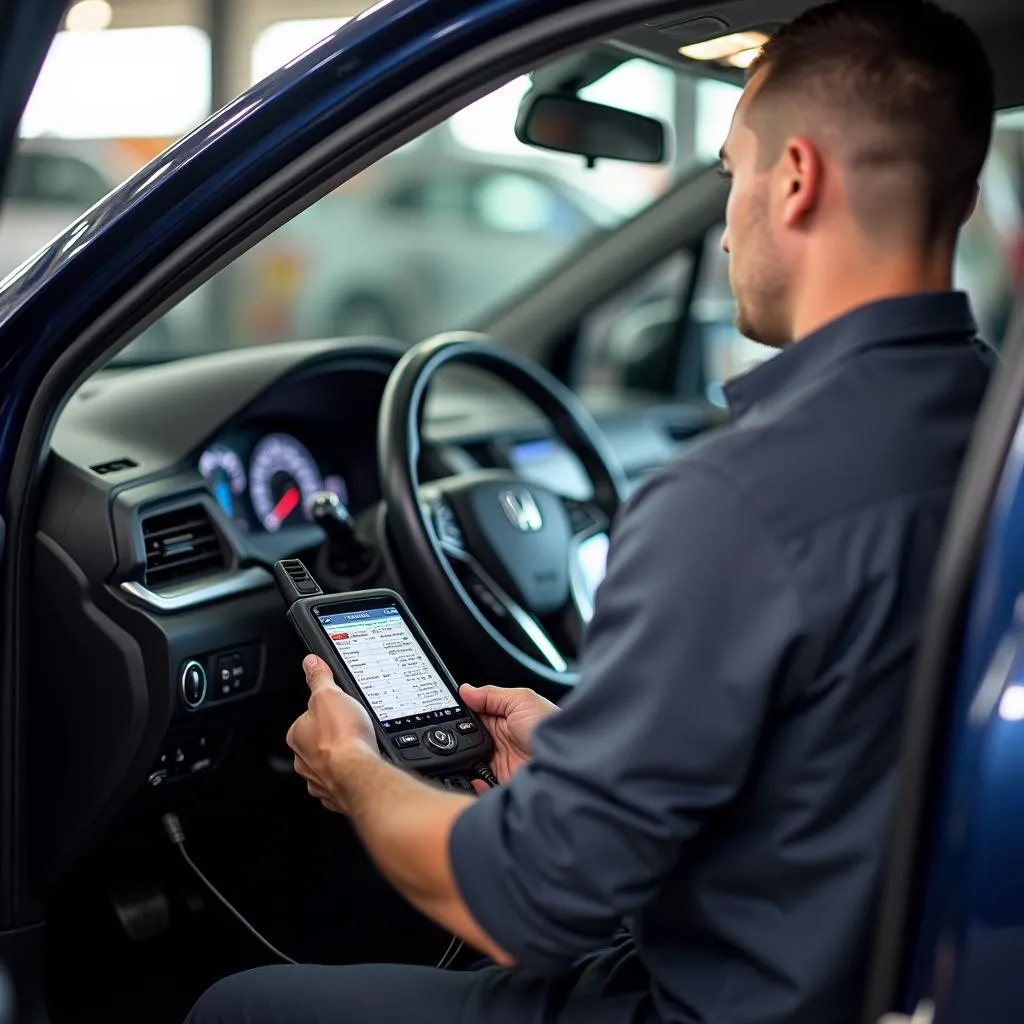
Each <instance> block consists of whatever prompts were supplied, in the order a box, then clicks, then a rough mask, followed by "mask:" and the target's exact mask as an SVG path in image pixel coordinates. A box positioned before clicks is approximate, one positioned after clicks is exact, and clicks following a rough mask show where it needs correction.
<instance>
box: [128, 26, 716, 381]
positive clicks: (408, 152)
mask: <svg viewBox="0 0 1024 1024" xmlns="http://www.w3.org/2000/svg"><path fill="white" fill-rule="evenodd" d="M289 45H291V43H289ZM261 59H262V58H261ZM255 73H256V72H254V74H255ZM529 86H530V78H529V76H523V77H521V78H518V79H516V80H515V81H513V82H511V83H509V84H508V85H506V86H503V87H502V88H499V89H497V90H495V91H494V92H493V93H491V94H490V95H489V96H486V97H484V98H483V99H481V100H478V101H475V102H474V103H472V104H470V105H468V106H467V107H466V108H464V109H463V110H461V111H459V112H457V113H455V114H454V115H452V116H451V117H450V118H448V120H446V121H444V122H442V123H441V124H440V125H437V126H435V127H434V128H432V129H430V130H429V131H427V132H425V133H424V134H423V135H421V136H420V137H419V138H418V139H416V140H415V141H414V142H413V143H411V144H406V145H404V146H403V147H402V148H401V149H399V150H397V151H395V152H394V153H392V154H390V155H389V156H386V157H384V158H383V159H382V160H379V161H378V162H377V163H375V164H374V165H372V166H371V167H369V168H367V169H366V170H365V171H363V172H362V173H360V174H359V175H357V176H356V177H354V178H353V179H352V180H350V181H348V182H346V183H343V184H342V185H340V186H339V187H338V188H335V189H334V190H332V191H331V192H330V193H328V194H327V195H326V196H324V197H323V198H322V199H320V200H319V201H318V202H317V203H315V204H314V205H313V206H311V207H309V208H308V209H306V210H304V211H302V212H301V213H299V214H298V215H296V216H295V217H293V218H292V219H291V220H289V221H288V222H286V223H285V224H282V225H281V226H280V227H279V228H278V229H277V230H275V231H274V232H273V233H271V234H270V235H268V236H267V237H266V238H265V239H263V240H262V241H261V242H259V243H258V244H257V245H255V246H254V247H252V248H251V249H250V250H248V251H247V252H245V253H244V254H242V255H241V256H240V257H239V258H238V259H236V260H235V261H234V262H233V263H232V264H230V265H228V266H227V267H225V268H224V269H223V270H222V271H221V272H220V273H219V274H217V275H216V276H215V277H214V278H213V279H212V280H210V281H208V282H207V283H206V284H204V285H203V286H201V287H200V288H199V289H198V290H196V291H195V292H194V293H192V294H191V295H189V296H187V297H186V298H185V299H183V300H182V302H181V303H180V304H179V305H178V306H177V307H175V308H174V309H172V310H170V311H169V312H168V313H167V314H166V315H165V316H164V317H162V318H161V320H160V321H159V326H160V330H159V333H154V332H152V331H150V332H148V333H147V335H146V336H144V337H143V338H140V339H138V340H137V342H136V343H134V344H133V345H132V346H129V348H128V349H127V350H126V352H125V353H123V354H122V356H121V361H122V362H126V361H129V360H134V361H140V362H143V361H148V360H150V359H166V358H176V357H179V356H185V355H188V354H194V353H196V352H205V351H210V350H213V349H218V348H225V347H237V346H244V345H255V344H264V343H267V342H279V341H290V340H307V339H317V338H334V337H344V336H355V335H367V334H372V335H384V336H388V337H393V338H396V339H398V340H400V341H403V342H414V341H418V340H420V339H422V338H425V337H429V336H430V335H433V334H436V333H439V332H441V331H449V330H463V329H474V328H477V327H482V326H485V325H486V323H487V317H488V316H490V315H492V312H493V311H494V310H495V309H497V308H500V307H501V306H502V305H503V304H504V303H507V302H509V301H514V297H515V296H518V295H521V294H524V293H525V292H526V291H527V290H528V289H529V288H530V286H531V284H532V282H535V281H537V280H541V279H543V277H544V276H545V275H546V274H549V273H551V272H552V269H553V268H555V267H557V265H558V264H559V263H560V262H561V261H562V260H564V259H566V258H567V257H568V255H569V253H570V252H571V251H572V249H573V248H574V247H575V246H578V245H581V244H583V243H584V242H585V241H586V240H587V239H588V238H590V237H592V236H593V235H595V234H596V233H598V232H602V231H605V230H608V229H612V228H614V227H616V226H617V225H619V224H622V223H623V222H625V221H626V220H627V219H628V218H629V217H631V216H633V215H635V214H636V213H638V212H640V211H642V210H644V209H646V208H647V207H648V206H650V204H651V203H653V202H654V201H655V200H657V199H658V198H659V197H660V196H662V195H663V194H664V193H665V191H666V190H667V189H668V188H669V187H670V186H671V185H672V184H673V182H674V181H675V180H676V178H677V177H678V176H679V175H681V174H683V173H686V172H688V171H689V170H690V168H691V167H692V165H693V162H694V159H695V158H694V146H693V145H692V144H690V143H687V145H685V146H680V147H675V148H672V149H671V150H670V152H671V154H672V156H671V159H670V161H669V162H667V163H666V164H664V165H643V164H628V163H621V162H616V161H599V162H598V164H597V166H596V167H590V166H588V164H587V162H586V161H585V160H584V159H583V158H582V157H578V156H570V155H566V154H563V153H553V152H550V151H545V150H540V149H535V148H532V147H529V146H526V145H524V144H523V143H521V142H519V140H518V139H517V138H516V136H515V122H516V116H517V113H518V108H519V103H520V101H521V99H522V97H523V96H524V95H525V93H526V91H527V90H528V88H529ZM687 89H689V91H690V94H693V95H695V93H696V89H697V86H696V83H695V81H694V80H692V79H688V78H685V77H683V76H682V75H681V73H677V72H675V71H673V70H672V69H670V68H667V67H663V66H661V65H656V64H653V63H652V62H650V61H647V60H644V59H640V58H632V57H629V58H626V59H625V61H624V63H623V64H622V65H620V66H619V67H617V68H615V69H614V70H612V71H611V72H610V73H609V74H608V75H607V77H606V78H605V79H602V80H601V81H600V82H598V83H595V84H594V85H593V86H591V87H590V91H593V92H595V96H594V98H601V99H603V100H604V101H606V102H615V103H617V104H618V105H619V106H621V107H623V108H629V109H637V110H641V111H643V112H646V113H650V114H655V115H658V116H661V117H662V118H664V119H665V121H666V124H667V127H668V130H669V131H670V132H672V131H675V132H677V133H679V132H680V131H682V132H683V133H686V132H689V133H690V134H691V135H692V134H694V133H695V131H696V127H695V124H694V123H693V116H692V111H691V109H690V107H691V106H692V104H682V105H680V97H681V96H683V97H684V98H685V95H686V91H687ZM602 90H604V93H605V94H606V95H600V94H601V91H602ZM691 98H692V95H691ZM677 114H678V115H679V116H680V117H683V118H684V120H683V121H681V122H680V123H679V124H676V123H675V122H676V119H677ZM680 126H681V127H680Z"/></svg>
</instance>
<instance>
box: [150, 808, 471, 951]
mask: <svg viewBox="0 0 1024 1024" xmlns="http://www.w3.org/2000/svg"><path fill="white" fill-rule="evenodd" d="M160 820H161V822H162V823H163V826H164V831H165V832H166V833H167V838H168V839H170V841H171V843H172V844H173V845H174V846H176V847H177V848H178V852H179V853H180V854H181V855H182V857H183V858H184V859H185V863H186V864H187V865H188V866H189V867H190V868H191V869H192V871H193V872H194V874H195V876H196V877H197V878H198V879H199V881H200V882H202V883H203V885H205V886H206V888H207V889H209V890H210V892H211V893H212V894H213V895H214V896H215V897H216V898H217V900H219V902H220V903H221V905H222V906H223V907H224V908H225V909H226V910H227V911H228V912H229V913H230V914H231V916H232V917H234V918H235V920H236V921H238V923H239V924H240V925H241V926H242V927H243V928H244V929H245V930H246V931H247V932H248V933H249V934H250V935H251V936H252V937H253V938H254V939H256V941H257V942H259V943H260V944H261V945H262V946H263V947H264V948H265V949H267V950H269V951H270V952H271V953H272V954H273V955H274V956H276V957H277V958H278V959H279V960H280V961H282V962H283V963H286V964H296V963H298V961H297V960H293V959H292V958H291V957H290V956H285V954H284V953H282V952H281V950H279V949H278V948H277V947H276V946H275V945H273V944H272V943H271V942H269V941H268V940H267V939H265V938H264V937H263V936H262V935H260V933H259V932H258V931H256V929H255V928H254V927H253V926H252V925H251V924H249V922H248V921H247V920H246V919H245V918H244V917H242V915H241V914H240V913H239V912H238V911H237V910H235V908H234V907H233V906H232V905H231V904H230V903H229V902H228V900H227V897H225V896H223V895H222V894H221V893H220V891H219V890H218V889H217V887H216V886H215V885H214V884H213V882H211V881H210V880H209V879H208V878H207V877H206V875H204V874H203V872H202V871H201V870H200V869H199V865H198V864H196V862H195V861H194V860H193V859H192V858H191V857H190V856H189V853H188V850H186V849H185V830H184V829H183V828H182V827H181V820H180V819H179V818H178V816H177V815H176V814H174V813H168V814H165V815H164V816H163V817H162V818H161V819H160ZM462 946H463V943H462V940H461V939H460V938H459V937H458V936H457V935H453V936H452V939H451V942H449V943H448V947H447V949H445V951H444V953H442V954H441V959H440V960H439V961H438V962H437V966H438V968H439V969H441V970H446V969H447V968H449V967H451V965H452V964H453V963H454V962H455V958H456V957H457V956H458V955H459V953H460V952H462Z"/></svg>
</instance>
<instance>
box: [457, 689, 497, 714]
mask: <svg viewBox="0 0 1024 1024" xmlns="http://www.w3.org/2000/svg"><path fill="white" fill-rule="evenodd" d="M459 695H460V696H461V697H462V699H463V700H464V701H465V702H466V705H467V707H469V709H470V710H471V711H476V712H477V713H478V714H482V715H503V714H504V713H505V709H506V708H507V707H508V703H509V700H510V693H509V691H508V690H506V689H505V688H504V687H501V686H470V685H469V683H463V684H462V686H461V687H459Z"/></svg>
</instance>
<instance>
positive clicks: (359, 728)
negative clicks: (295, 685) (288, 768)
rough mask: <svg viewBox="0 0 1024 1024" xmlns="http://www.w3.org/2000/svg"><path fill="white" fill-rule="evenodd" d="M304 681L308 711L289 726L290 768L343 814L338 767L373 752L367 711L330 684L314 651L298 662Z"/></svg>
mask: <svg viewBox="0 0 1024 1024" xmlns="http://www.w3.org/2000/svg"><path fill="white" fill-rule="evenodd" d="M302 668H303V671H304V672H305V673H306V682H307V683H308V684H309V690H310V696H309V705H308V710H307V711H306V712H305V714H303V715H300V716H299V717H298V718H297V719H296V720H295V722H294V723H293V724H292V727H291V728H290V729H289V730H288V746H289V747H291V748H292V750H293V751H295V770H296V771H297V772H298V773H299V775H301V776H302V777H303V778H304V779H305V780H306V788H307V789H308V790H309V792H310V794H311V795H312V796H315V797H316V798H317V799H318V800H319V801H320V802H321V803H322V804H323V805H324V807H326V808H327V809H328V810H331V811H337V812H338V813H340V814H347V813H348V806H347V802H346V800H345V797H344V794H343V793H342V791H341V788H340V786H339V784H338V782H339V779H341V778H343V777H344V769H343V768H342V765H343V763H344V761H345V760H346V758H347V757H349V756H350V755H351V754H353V753H355V754H362V755H365V754H367V753H372V754H373V755H374V756H378V751H377V739H376V736H375V735H374V731H373V725H372V724H371V722H370V717H369V715H367V713H366V710H365V709H364V708H363V706H362V705H361V704H360V703H359V702H358V701H356V700H353V699H352V698H351V697H350V696H349V695H348V694H347V693H345V692H344V690H341V689H340V688H339V687H338V685H337V684H336V683H335V682H334V676H333V675H331V670H330V669H329V668H328V667H327V664H326V662H324V661H322V660H321V659H320V658H318V657H317V656H316V655H315V654H310V655H309V656H308V657H307V658H306V659H305V660H304V661H303V662H302Z"/></svg>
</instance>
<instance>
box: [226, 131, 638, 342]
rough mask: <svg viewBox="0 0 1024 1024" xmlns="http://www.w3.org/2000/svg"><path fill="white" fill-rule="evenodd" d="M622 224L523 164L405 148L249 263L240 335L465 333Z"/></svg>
mask: <svg viewBox="0 0 1024 1024" xmlns="http://www.w3.org/2000/svg"><path fill="white" fill-rule="evenodd" d="M618 219H619V218H618V216H617V215H616V214H615V213H614V212H613V211H612V210H610V209H609V208H608V207H606V206H604V205H603V204H601V203H600V202H599V201H598V200H596V199H595V198H593V197H592V196H591V195H588V194H587V193H586V192H584V191H582V190H581V189H579V188H577V187H575V186H574V185H573V184H572V183H571V182H569V181H567V180H565V179H564V178H562V177H560V176H559V175H557V174H555V173H549V172H547V171H544V170H540V169H538V168H536V167H528V166H523V164H522V163H520V162H516V161H511V160H510V161H508V162H505V163H503V162H495V161H483V160H479V159H471V158H467V157H463V156H456V155H452V154H448V153H438V154H431V155H429V156H425V155H423V154H422V153H420V152H419V151H414V152H412V153H402V152H399V153H396V154H394V155H393V156H391V157H389V158H387V159H385V160H383V161H381V162H380V164H378V165H377V166H376V167H374V168H373V169H371V170H370V171H366V172H363V174H361V175H359V176H358V177H357V178H355V179H353V180H352V181H351V182H349V183H348V184H347V185H345V186H343V187H342V188H340V189H338V190H337V191H335V192H334V193H333V194H332V195H331V196H329V197H328V198H326V199H325V200H323V201H322V202H320V203H318V204H317V205H316V207H315V208H312V209H310V210H308V211H307V212H306V213H303V214H300V215H299V216H298V217H296V218H295V219H294V220H292V221H290V222H289V223H287V224H285V225H283V226H282V227H281V228H280V229H279V230H278V231H276V232H275V233H274V234H273V235H272V236H271V237H270V238H268V239H266V240H265V241H264V242H263V243H261V244H260V245H259V246H257V247H256V249H254V250H253V251H252V253H251V254H249V256H247V257H246V258H243V259H242V260H241V261H239V267H238V272H239V274H241V275H243V280H241V281H240V282H238V283H237V287H238V291H237V293H236V295H235V298H234V302H235V304H236V310H237V315H236V319H235V320H234V322H233V324H232V328H233V333H234V334H235V335H236V337H239V338H244V339H246V340H247V341H249V342H250V343H251V342H254V341H279V340H282V339H287V338H330V337H343V336H346V335H381V336H384V337H389V338H396V339H399V340H403V341H410V342H411V341H416V340H419V339H421V338H424V337H427V336H429V335H431V334H434V333H436V332H437V331H440V330H442V329H444V328H446V327H450V325H451V324H453V323H454V324H466V325H468V324H469V323H471V322H472V321H474V320H475V319H477V318H478V317H480V316H481V315H482V314H483V313H484V312H485V311H487V310H488V308H489V307H490V306H492V305H493V304H494V302H495V301H496V300H497V299H498V298H499V297H501V296H505V295H507V294H508V293H509V292H511V291H514V290H516V289H518V288H520V287H525V286H526V285H527V284H529V283H531V282H532V281H533V279H534V278H535V276H536V268H537V267H538V265H542V264H543V265H550V264H551V263H552V262H553V260H554V259H556V258H557V256H558V255H559V253H560V252H561V251H562V250H568V249H569V248H570V247H571V246H572V245H573V244H575V243H576V242H578V241H580V240H581V239H583V238H585V237H590V236H592V235H593V234H594V232H595V231H598V230H600V229H602V228H609V227H612V226H614V225H615V224H616V223H617V221H618Z"/></svg>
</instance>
